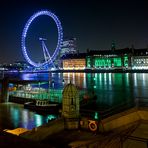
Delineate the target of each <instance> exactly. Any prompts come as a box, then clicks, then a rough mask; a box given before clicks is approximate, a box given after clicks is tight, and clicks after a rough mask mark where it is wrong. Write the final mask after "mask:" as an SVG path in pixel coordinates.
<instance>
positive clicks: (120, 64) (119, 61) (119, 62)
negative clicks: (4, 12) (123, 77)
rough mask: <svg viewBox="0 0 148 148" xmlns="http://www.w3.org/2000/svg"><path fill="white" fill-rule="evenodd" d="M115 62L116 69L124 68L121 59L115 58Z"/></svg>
mask: <svg viewBox="0 0 148 148" xmlns="http://www.w3.org/2000/svg"><path fill="white" fill-rule="evenodd" d="M113 62H114V67H120V66H122V62H121V58H114V59H113Z"/></svg>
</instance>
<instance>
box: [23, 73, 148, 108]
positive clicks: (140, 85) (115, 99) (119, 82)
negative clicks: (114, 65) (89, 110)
mask: <svg viewBox="0 0 148 148" xmlns="http://www.w3.org/2000/svg"><path fill="white" fill-rule="evenodd" d="M21 79H26V80H30V79H31V80H33V79H34V80H35V79H36V80H37V79H40V80H53V81H54V89H63V87H64V85H63V80H64V84H65V85H66V84H67V83H69V82H70V81H71V82H72V83H73V84H75V85H76V86H77V87H78V88H79V89H80V90H81V91H82V90H83V92H84V93H85V92H88V93H89V94H91V93H92V92H93V91H94V92H95V93H96V94H97V97H98V100H97V101H98V104H99V106H100V105H102V104H103V105H106V106H112V105H115V104H118V103H121V102H125V101H128V100H131V99H134V98H136V97H147V96H148V91H147V90H148V73H50V74H48V73H38V74H22V75H21Z"/></svg>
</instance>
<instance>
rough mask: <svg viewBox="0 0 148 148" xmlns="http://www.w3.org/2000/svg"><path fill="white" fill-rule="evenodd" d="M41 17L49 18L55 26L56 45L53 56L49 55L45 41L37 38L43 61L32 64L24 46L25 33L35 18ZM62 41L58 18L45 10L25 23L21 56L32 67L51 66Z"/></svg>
mask: <svg viewBox="0 0 148 148" xmlns="http://www.w3.org/2000/svg"><path fill="white" fill-rule="evenodd" d="M43 15H45V16H49V17H51V18H52V19H53V20H54V22H55V24H56V27H57V32H58V36H57V37H58V39H57V45H56V47H55V49H54V52H53V54H52V55H50V53H49V50H48V48H47V46H46V44H45V41H46V39H44V38H41V37H39V40H40V41H41V44H42V50H43V57H44V60H43V61H42V62H34V61H33V60H32V59H31V57H30V55H29V54H28V52H27V51H28V49H27V46H26V44H27V43H26V38H27V32H28V30H29V27H30V25H31V23H32V22H33V21H34V20H35V19H36V18H37V17H40V16H43ZM62 41H63V30H62V26H61V22H60V20H59V19H58V17H57V16H56V15H55V14H54V13H52V12H50V11H47V10H43V11H38V12H36V13H35V14H33V15H32V16H31V17H30V18H29V20H28V21H27V23H26V24H25V27H24V29H23V33H22V38H21V47H22V52H23V56H24V58H25V59H26V61H27V62H28V63H29V64H31V65H32V66H34V67H43V66H45V65H53V62H54V61H55V59H56V57H57V55H58V53H59V51H60V49H61V44H62Z"/></svg>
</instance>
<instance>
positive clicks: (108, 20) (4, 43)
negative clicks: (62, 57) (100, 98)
mask: <svg viewBox="0 0 148 148" xmlns="http://www.w3.org/2000/svg"><path fill="white" fill-rule="evenodd" d="M44 9H46V10H50V11H51V12H53V13H55V14H56V15H57V16H58V18H59V19H60V21H61V23H62V27H63V33H64V37H76V38H77V48H78V49H79V51H80V52H85V51H86V49H88V48H89V49H92V50H107V49H110V47H111V42H112V41H113V40H114V41H115V42H116V48H126V47H131V46H132V45H134V47H135V48H146V47H148V1H147V0H145V1H144V0H139V1H136V0H135V1H132V0H108V1H107V0H102V1H100V0H98V1H97V0H96V1H95V0H90V1H87V0H79V1H78V0H67V1H66V0H65V1H63V0H1V1H0V63H3V62H6V63H10V62H14V61H16V60H24V58H23V55H22V51H21V35H22V31H23V27H24V26H25V23H26V22H27V20H28V19H29V18H30V16H31V15H32V14H34V13H35V12H37V11H39V10H44ZM27 37H28V39H27V47H28V49H29V51H28V53H29V54H30V55H29V56H30V58H31V59H33V60H37V59H38V58H39V55H40V54H41V45H40V42H39V40H38V38H39V37H45V38H47V46H48V48H49V49H51V51H52V49H53V48H54V46H55V44H56V37H57V32H56V26H55V24H54V22H53V20H52V19H51V18H49V17H47V16H46V17H45V16H43V17H40V18H38V19H37V21H35V22H34V23H32V26H31V27H30V30H29V33H28V35H27Z"/></svg>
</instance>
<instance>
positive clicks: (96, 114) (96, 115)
mask: <svg viewBox="0 0 148 148" xmlns="http://www.w3.org/2000/svg"><path fill="white" fill-rule="evenodd" d="M94 119H97V120H98V119H99V115H98V112H95V116H94Z"/></svg>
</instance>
